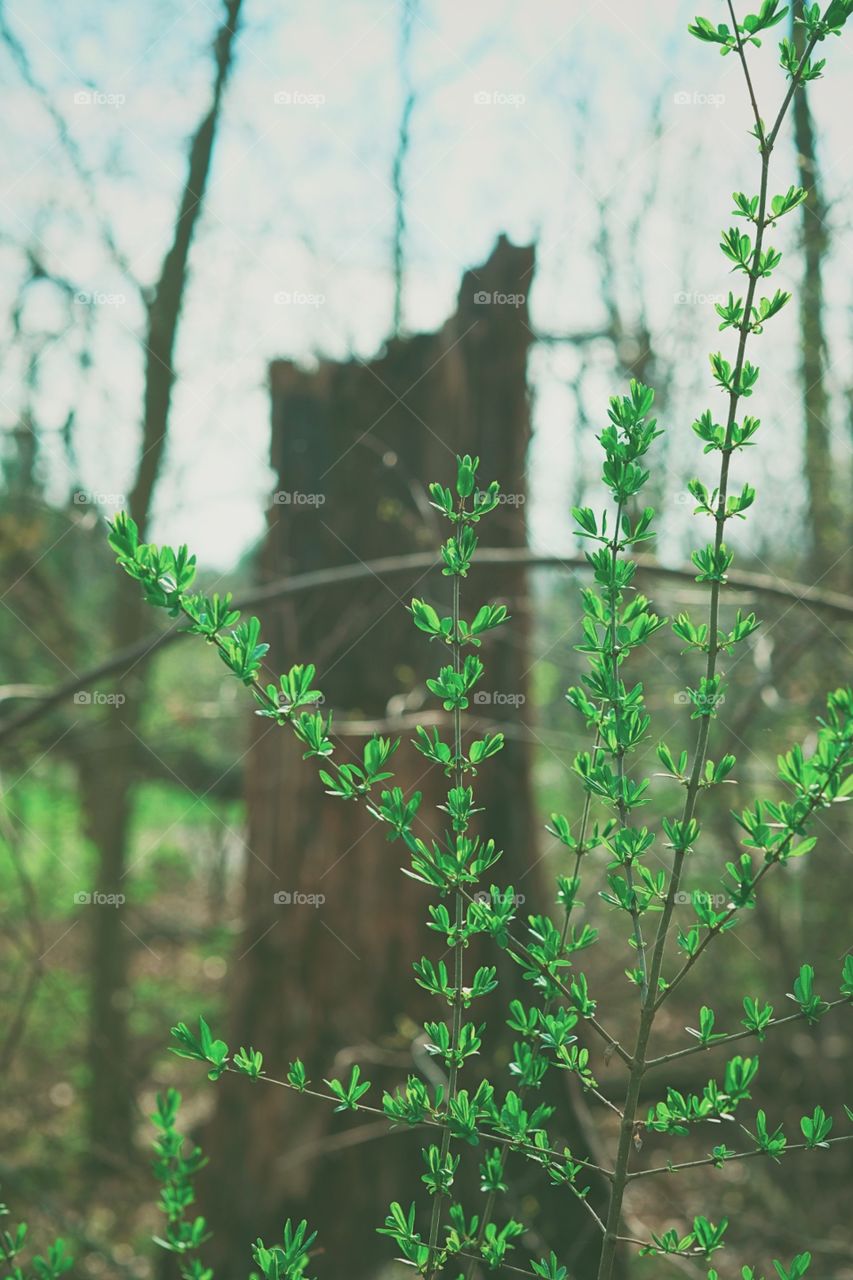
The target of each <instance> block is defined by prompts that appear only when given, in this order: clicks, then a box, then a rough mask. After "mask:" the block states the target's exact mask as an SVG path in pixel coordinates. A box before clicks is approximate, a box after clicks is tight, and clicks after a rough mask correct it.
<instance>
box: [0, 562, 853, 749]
mask: <svg viewBox="0 0 853 1280" xmlns="http://www.w3.org/2000/svg"><path fill="white" fill-rule="evenodd" d="M440 563H441V562H440V561H439V560H438V559H437V558H436V556H434V555H433V554H432V553H430V552H414V553H412V554H411V555H404V556H386V557H383V558H380V559H376V560H365V561H357V562H355V563H354V564H345V565H335V566H333V567H331V568H328V569H316V570H313V571H312V572H310V573H301V574H294V575H292V576H291V577H287V578H276V579H274V580H273V581H272V582H268V583H265V584H264V585H263V586H260V587H255V588H253V589H252V590H250V591H247V592H246V593H245V594H244V595H242V596H240V598H239V599H238V600H237V601H235V607H236V608H238V609H241V610H245V609H251V608H255V607H256V606H257V605H262V604H267V603H269V602H271V601H274V600H280V599H283V598H285V597H288V596H296V595H301V594H303V593H305V592H309V591H319V590H326V589H328V588H332V587H340V586H346V585H347V584H349V583H352V582H362V581H364V580H366V579H370V578H373V579H375V578H383V577H389V578H390V577H396V576H397V575H406V574H410V573H423V572H424V571H426V570H429V569H430V568H432V567H433V566H434V567H435V568H436V569H437V568H439V566H440ZM636 563H637V566H638V568H639V571H640V576H641V577H642V575H644V574H648V575H649V576H650V577H654V578H660V579H662V580H664V581H666V580H669V581H673V582H687V583H690V584H691V585H695V583H696V571H695V569H692V568H687V567H685V568H674V567H672V566H669V565H661V564H657V563H656V562H655V561H654V560H652V559H651V558H650V557H647V556H637V557H636ZM478 566H482V567H483V568H491V569H514V568H527V569H559V570H563V571H564V572H576V571H578V570H580V571H582V572H588V571H589V564H588V562H587V560H586V558H585V557H584V556H581V555H576V554H574V553H567V554H566V555H562V556H560V555H543V554H539V553H538V552H534V551H530V550H528V549H527V548H526V547H523V548H509V549H504V548H497V547H483V548H482V549H479V550H478V552H477V559H476V560H475V561H474V563H473V565H472V573H476V572H477V568H478ZM726 585H727V586H728V588H729V589H730V590H734V591H748V592H753V593H758V594H761V595H765V596H769V597H771V598H775V599H778V600H785V601H786V602H788V603H789V604H790V603H791V602H792V601H793V602H794V603H795V604H802V605H803V606H805V607H806V608H808V609H821V610H826V611H827V612H828V613H830V614H832V615H833V616H835V617H837V618H839V619H841V620H846V621H853V597H851V596H848V595H844V594H842V593H841V592H836V591H818V590H816V589H815V588H814V587H810V586H806V585H805V583H799V582H790V581H786V580H785V579H782V578H775V577H771V576H770V575H769V574H761V573H742V572H731V573H729V574H727V583H726ZM183 634H184V632H183V631H182V630H181V627H180V625H179V624H178V623H176V624H175V625H174V626H172V627H169V628H168V629H167V630H166V631H161V632H157V633H154V634H153V635H149V636H146V637H144V638H143V639H142V640H138V641H136V642H135V643H133V644H130V645H127V646H125V647H124V648H122V649H119V650H117V651H116V652H115V653H112V654H111V655H110V656H109V657H107V658H105V659H104V660H103V661H102V662H98V663H96V664H95V665H94V666H92V667H89V669H88V670H86V671H84V672H82V673H81V674H80V675H79V676H75V677H74V678H72V679H69V680H65V681H63V682H62V683H60V684H58V685H56V686H55V687H54V688H53V689H51V690H49V691H48V692H46V693H43V694H42V695H40V696H39V698H38V699H37V700H36V699H33V701H32V705H30V706H27V707H25V708H23V709H22V710H20V711H18V712H16V713H15V714H13V715H10V716H8V717H7V718H6V719H5V720H3V721H2V722H0V742H3V741H4V740H5V739H7V738H9V737H12V736H13V735H14V734H16V733H18V732H20V730H22V729H25V728H27V727H29V725H31V724H34V723H36V722H37V721H38V720H40V719H41V718H42V716H44V715H46V714H47V713H48V712H49V711H51V710H53V708H55V707H57V706H59V705H60V704H61V703H63V702H65V701H67V700H68V699H69V698H71V697H72V695H73V694H75V693H78V692H80V691H81V690H83V689H87V688H90V687H91V686H92V685H94V684H96V683H97V682H98V681H99V680H104V679H106V678H107V677H109V676H114V675H116V674H118V673H120V672H123V671H127V670H129V669H130V668H131V667H135V666H137V664H139V663H142V662H147V661H149V660H150V659H151V658H152V657H154V655H155V654H157V653H159V652H160V650H161V649H163V648H165V646H167V645H170V644H172V643H173V642H174V641H175V640H178V639H179V638H180V637H181V636H182V635H183ZM7 696H8V697H9V699H10V700H11V698H12V697H13V696H14V695H13V694H11V693H9V694H8V695H7Z"/></svg>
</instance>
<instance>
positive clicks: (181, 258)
mask: <svg viewBox="0 0 853 1280" xmlns="http://www.w3.org/2000/svg"><path fill="white" fill-rule="evenodd" d="M241 4H242V0H226V3H225V6H224V16H223V19H222V24H221V26H220V28H219V31H218V33H217V36H216V40H215V43H214V64H215V78H214V86H213V97H212V101H211V104H210V107H209V109H208V111H207V112H206V113H205V116H204V118H203V119H202V120H201V122H200V124H199V126H198V128H197V130H196V132H195V134H194V136H193V138H192V141H191V144H190V149H189V159H188V167H187V176H186V180H185V183H184V187H183V191H182V195H181V203H180V207H179V211H178V215H177V219H176V222H175V227H174V233H173V239H172V244H171V246H170V248H169V251H168V253H167V254H166V256H165V258H164V260H163V265H162V268H161V271H160V278H159V280H158V281H157V285H156V287H155V289H154V292H153V296H152V298H151V301H150V303H149V306H148V331H147V335H146V341H145V392H144V407H143V419H142V441H141V445H140V455H139V463H138V466H137V472H136V477H135V481H134V485H133V488H132V490H131V493H130V495H129V499H128V505H129V509H130V514H131V515H132V516H133V518H134V520H135V521H136V523H137V524H138V526H139V529H140V532H141V534H142V535H143V536H145V532H146V529H147V526H148V522H149V517H150V514H151V505H152V498H153V495H154V490H155V486H156V483H157V479H158V476H159V474H160V469H161V466H162V462H163V457H164V454H165V449H166V435H167V431H168V426H169V411H170V408H171V400H172V388H173V384H174V379H175V372H174V366H173V359H174V351H175V342H176V339H177V334H178V328H179V324H180V317H181V309H182V306H183V300H184V295H185V292H186V286H187V279H188V270H189V256H190V249H191V247H192V243H193V238H194V235H195V232H196V229H197V225H198V220H199V216H200V214H201V211H202V207H203V202H204V195H205V190H206V187H207V182H208V178H209V175H210V168H211V162H212V157H213V147H214V141H215V138H216V131H217V126H218V124H219V121H220V117H221V113H222V99H223V94H224V91H225V86H226V84H227V80H228V75H229V72H230V69H231V65H232V61H233V49H234V38H235V36H236V32H237V26H238V22H239V17H240V8H241ZM144 628H145V605H144V604H143V602H142V600H141V598H140V593H139V590H138V587H137V585H136V583H133V582H131V581H130V580H128V579H125V578H123V577H122V578H121V579H118V580H117V582H116V588H115V598H114V608H113V617H112V627H111V634H110V640H111V645H112V647H113V648H119V649H121V648H124V647H125V646H126V645H129V644H131V643H132V642H133V641H134V640H137V639H139V638H140V636H142V635H143V634H144ZM144 670H145V668H144V667H143V666H140V667H139V668H137V670H136V671H135V672H134V673H133V675H132V677H131V679H130V680H129V681H126V682H124V683H123V684H122V692H123V693H124V695H125V697H126V702H125V703H124V705H123V706H122V707H121V709H120V711H119V710H115V711H113V712H112V714H111V715H110V716H108V717H106V718H105V719H104V720H102V721H101V722H100V723H99V724H98V725H97V726H96V727H95V728H94V729H93V730H92V732H91V733H90V734H89V735H87V750H86V753H85V754H84V756H83V758H82V763H81V771H80V782H81V792H82V796H83V802H84V808H85V811H86V824H87V828H88V832H89V835H90V838H91V839H92V841H93V843H94V845H95V847H96V850H97V854H98V868H99V869H98V877H99V883H98V884H97V886H95V887H96V888H97V889H98V890H99V891H100V892H102V893H125V895H126V893H127V886H126V880H125V876H126V873H127V867H126V854H127V841H128V828H129V822H130V818H131V813H132V787H133V782H134V778H135V774H136V772H137V769H138V764H139V759H140V752H141V751H142V750H143V749H144V748H143V747H142V745H141V743H140V741H139V737H138V730H139V724H140V719H141V713H142V705H143V698H144V694H145V679H144V676H143V671H144ZM128 937H129V933H128V930H127V929H126V928H125V926H124V924H123V923H122V920H121V915H120V911H118V910H116V909H115V908H112V907H100V908H97V909H95V910H93V912H92V988H91V1006H90V1027H89V1052H88V1061H89V1072H90V1094H89V1138H90V1143H91V1148H92V1153H93V1155H94V1157H95V1159H96V1160H97V1161H101V1160H104V1159H109V1158H110V1157H111V1156H119V1157H120V1156H121V1155H123V1154H124V1153H125V1152H127V1151H128V1150H129V1148H130V1134H131V1118H132V1113H133V1098H132V1087H131V1086H132V1079H131V1072H130V1067H129V1060H128V1033H127V1011H128V1005H129V1000H130V996H129V991H128V982H127V977H128V955H127V946H128Z"/></svg>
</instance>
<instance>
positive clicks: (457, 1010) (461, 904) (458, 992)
mask: <svg viewBox="0 0 853 1280" xmlns="http://www.w3.org/2000/svg"><path fill="white" fill-rule="evenodd" d="M461 602H462V588H461V579H460V576H459V574H458V573H457V574H455V575H454V577H453V606H452V616H453V643H452V651H453V669H454V671H455V672H456V674H457V675H458V674H459V673H460V672H461V670H462V646H461V644H460V642H459V620H460V617H461ZM453 782H454V786H455V787H461V786H462V711H461V710H460V708H459V707H454V709H453ZM454 899H455V917H454V924H455V927H456V944H455V946H454V948H453V988H454V997H453V1013H452V1019H451V1029H450V1047H451V1055H452V1058H451V1065H450V1071H449V1075H448V1081H447V1101H446V1109H447V1116H448V1119H447V1121H446V1123H445V1125H444V1130H443V1132H442V1135H441V1148H440V1150H441V1166H442V1168H443V1167H444V1162H445V1160H446V1159H447V1155H448V1152H449V1151H450V1120H449V1115H450V1104H451V1102H453V1101H454V1099H455V1098H456V1090H457V1081H458V1076H459V1067H458V1065H457V1054H458V1051H459V1038H460V1034H461V1031H462V976H463V942H462V926H463V924H464V919H465V899H464V897H463V894H462V890H461V888H459V887H457V889H456V891H455V894H454ZM445 1198H446V1197H445V1195H444V1193H443V1192H436V1194H435V1197H434V1198H433V1202H432V1215H431V1217H430V1224H429V1248H430V1258H431V1262H430V1267H431V1270H430V1271H429V1273H428V1280H432V1277H433V1276H435V1275H436V1274H437V1273H438V1271H439V1269H440V1268H439V1266H438V1248H437V1247H438V1233H439V1230H440V1228H441V1211H442V1208H443V1205H444V1200H445Z"/></svg>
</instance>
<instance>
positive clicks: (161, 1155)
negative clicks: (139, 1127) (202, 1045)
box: [151, 1089, 213, 1280]
mask: <svg viewBox="0 0 853 1280" xmlns="http://www.w3.org/2000/svg"><path fill="white" fill-rule="evenodd" d="M180 1105H181V1095H180V1094H179V1093H178V1091H177V1089H167V1090H166V1092H165V1093H158V1094H157V1110H156V1111H155V1112H154V1113H153V1115H152V1116H151V1122H152V1124H153V1125H154V1127H155V1129H156V1131H157V1134H156V1137H155V1140H154V1150H155V1156H154V1165H153V1167H154V1176H155V1178H156V1179H157V1181H158V1182H159V1183H160V1209H161V1211H162V1213H163V1216H164V1217H165V1219H166V1234H165V1236H155V1237H154V1243H155V1244H158V1245H159V1246H160V1248H161V1249H166V1250H168V1251H169V1252H170V1253H174V1254H177V1255H178V1259H177V1263H178V1271H179V1274H180V1276H181V1280H213V1271H212V1270H211V1268H210V1267H207V1266H205V1264H204V1262H203V1261H202V1259H201V1258H200V1257H199V1256H198V1250H199V1249H200V1248H201V1246H202V1245H203V1244H204V1242H205V1241H206V1240H209V1239H210V1234H211V1233H210V1231H209V1230H208V1227H207V1222H206V1221H205V1219H204V1218H203V1217H202V1216H201V1215H196V1216H192V1215H191V1214H190V1210H191V1208H192V1206H193V1204H194V1203H195V1191H194V1188H193V1178H194V1177H195V1175H196V1174H197V1173H198V1171H199V1169H202V1168H203V1167H204V1166H205V1165H206V1164H207V1160H206V1159H205V1157H204V1156H203V1155H202V1152H201V1148H200V1147H197V1146H190V1148H189V1150H188V1151H185V1148H186V1146H187V1143H186V1139H185V1138H184V1136H183V1134H181V1133H179V1132H178V1130H177V1127H176V1122H177V1118H178V1108H179V1107H180Z"/></svg>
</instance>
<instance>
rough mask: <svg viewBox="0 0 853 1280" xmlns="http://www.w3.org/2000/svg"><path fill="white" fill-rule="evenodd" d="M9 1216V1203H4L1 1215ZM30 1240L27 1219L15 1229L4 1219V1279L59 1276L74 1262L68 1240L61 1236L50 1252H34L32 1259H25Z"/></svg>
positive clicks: (53, 1279) (0, 1234) (0, 1236)
mask: <svg viewBox="0 0 853 1280" xmlns="http://www.w3.org/2000/svg"><path fill="white" fill-rule="evenodd" d="M8 1216H9V1210H8V1208H7V1207H6V1205H5V1204H0V1219H2V1218H6V1217H8ZM26 1243H27V1224H26V1223H25V1222H21V1223H19V1225H18V1226H17V1227H15V1228H13V1229H12V1230H10V1229H9V1228H7V1227H5V1226H4V1225H3V1223H2V1222H1V1221H0V1262H2V1264H3V1267H2V1276H3V1280H59V1278H60V1276H63V1275H64V1274H65V1272H66V1271H69V1270H70V1269H71V1267H72V1266H73V1265H74V1259H73V1258H72V1257H71V1255H70V1254H68V1253H66V1245H65V1241H64V1240H63V1239H62V1238H61V1237H58V1238H57V1239H56V1240H54V1241H53V1243H52V1244H51V1245H50V1246H49V1248H48V1251H47V1254H46V1255H45V1256H43V1255H42V1254H40V1253H36V1254H33V1256H32V1257H31V1258H30V1260H29V1262H25V1261H24V1259H23V1252H24V1248H25V1245H26Z"/></svg>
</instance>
